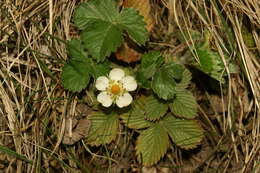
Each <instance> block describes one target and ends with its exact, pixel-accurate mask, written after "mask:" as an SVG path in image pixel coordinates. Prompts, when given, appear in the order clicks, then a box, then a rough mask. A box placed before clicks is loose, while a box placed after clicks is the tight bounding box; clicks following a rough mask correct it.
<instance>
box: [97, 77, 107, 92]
mask: <svg viewBox="0 0 260 173" xmlns="http://www.w3.org/2000/svg"><path fill="white" fill-rule="evenodd" d="M108 85H109V80H108V78H107V77H105V76H100V77H98V78H97V80H96V88H97V89H98V90H100V91H105V90H106V88H107V87H108Z"/></svg>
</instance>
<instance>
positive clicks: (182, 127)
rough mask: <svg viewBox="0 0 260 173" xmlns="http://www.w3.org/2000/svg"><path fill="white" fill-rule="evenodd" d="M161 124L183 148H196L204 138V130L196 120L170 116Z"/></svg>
mask: <svg viewBox="0 0 260 173" xmlns="http://www.w3.org/2000/svg"><path fill="white" fill-rule="evenodd" d="M160 123H162V126H163V127H164V128H165V129H166V131H167V132H168V134H169V135H170V137H171V138H172V140H173V142H174V143H175V144H176V145H178V146H179V147H181V148H184V149H191V148H195V147H196V146H197V145H198V144H199V143H200V142H201V140H202V138H203V129H202V128H201V126H200V125H199V123H198V122H197V121H195V120H185V119H178V118H175V117H174V116H173V115H171V114H169V115H167V116H166V117H165V118H164V119H163V120H162V121H161V122H160Z"/></svg>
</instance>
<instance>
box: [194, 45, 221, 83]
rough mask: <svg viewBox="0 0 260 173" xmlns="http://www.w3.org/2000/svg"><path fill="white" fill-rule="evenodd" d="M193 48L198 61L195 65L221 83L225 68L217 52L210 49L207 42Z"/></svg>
mask: <svg viewBox="0 0 260 173" xmlns="http://www.w3.org/2000/svg"><path fill="white" fill-rule="evenodd" d="M195 50H196V51H195V54H196V55H197V56H198V58H199V61H200V62H199V63H197V62H195V66H196V67H197V68H198V69H199V70H201V71H202V72H204V73H206V74H208V75H209V76H210V77H212V78H213V79H215V80H217V81H219V82H222V83H223V82H224V78H223V75H224V70H225V68H224V64H223V62H222V60H221V57H220V56H219V54H218V53H217V52H214V51H212V50H211V49H210V47H209V45H208V43H207V42H205V43H204V44H199V45H197V46H195Z"/></svg>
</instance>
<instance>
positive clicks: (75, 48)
mask: <svg viewBox="0 0 260 173" xmlns="http://www.w3.org/2000/svg"><path fill="white" fill-rule="evenodd" d="M67 51H68V55H69V56H70V57H71V58H72V59H74V60H75V59H81V60H82V59H85V58H87V56H88V55H87V53H86V52H85V50H84V47H83V45H82V43H81V41H80V40H78V39H73V40H70V41H68V45H67Z"/></svg>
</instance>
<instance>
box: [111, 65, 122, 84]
mask: <svg viewBox="0 0 260 173" xmlns="http://www.w3.org/2000/svg"><path fill="white" fill-rule="evenodd" d="M124 76H125V72H124V70H122V69H120V68H114V69H112V70H111V71H110V73H109V78H110V79H112V80H115V81H118V80H121V79H122V78H123V77H124Z"/></svg>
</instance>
